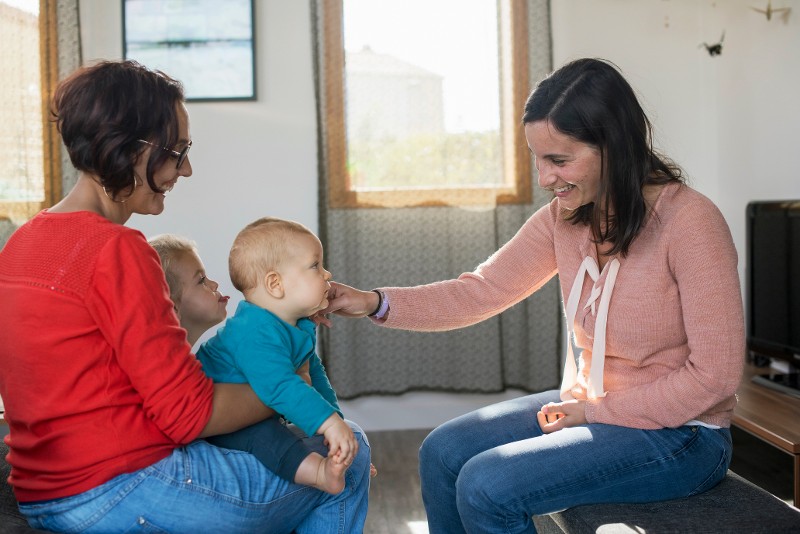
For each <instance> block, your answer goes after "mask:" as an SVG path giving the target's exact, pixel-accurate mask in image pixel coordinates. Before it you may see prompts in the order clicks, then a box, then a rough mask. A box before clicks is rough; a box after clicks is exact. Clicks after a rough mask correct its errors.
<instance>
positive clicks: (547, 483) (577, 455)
mask: <svg viewBox="0 0 800 534" xmlns="http://www.w3.org/2000/svg"><path fill="white" fill-rule="evenodd" d="M523 123H524V125H525V134H526V138H527V141H528V146H529V148H530V150H531V152H532V153H533V155H534V157H535V158H536V169H537V170H538V176H539V185H541V186H542V187H543V188H545V189H548V190H550V191H552V192H553V194H554V197H555V198H554V199H553V200H552V201H551V202H550V204H549V205H547V206H544V207H543V208H541V209H540V210H538V211H537V212H536V213H535V214H534V215H533V216H532V217H531V218H530V219H529V220H528V221H527V222H526V223H525V224H524V225H523V226H522V228H521V229H520V230H519V231H518V232H517V234H516V235H515V236H514V237H513V238H512V239H511V240H510V241H509V242H508V243H506V244H505V245H504V246H503V247H502V248H501V249H500V250H498V251H497V252H496V253H495V254H494V255H492V257H490V258H489V259H488V260H487V261H485V262H484V263H483V264H481V265H480V266H478V268H477V269H476V270H475V271H474V272H471V273H464V274H462V275H461V276H460V277H458V278H457V279H455V280H447V281H443V282H437V283H434V284H429V285H423V286H417V287H410V288H408V287H407V288H398V287H393V288H382V289H380V290H378V291H377V292H373V291H366V292H365V291H358V290H355V289H353V288H349V287H347V286H342V285H335V284H333V283H332V284H331V285H332V286H333V288H332V293H333V294H329V296H330V297H331V305H330V306H329V308H328V310H324V311H328V312H339V313H341V314H343V315H346V316H351V317H363V316H364V315H366V314H371V315H372V316H373V318H374V320H375V321H376V322H377V323H379V324H382V325H383V326H386V327H389V328H403V329H408V330H418V331H435V330H448V329H453V328H460V327H464V326H468V325H471V324H474V323H477V322H479V321H482V320H484V319H487V318H489V317H491V316H494V315H496V314H498V313H500V312H502V311H503V310H505V309H508V308H509V307H511V306H513V305H514V304H516V303H517V302H520V301H521V300H522V299H524V298H526V297H528V296H530V295H531V294H532V293H534V292H535V291H536V290H538V289H539V288H540V287H542V285H544V284H545V283H546V282H547V281H548V280H550V279H551V278H552V277H553V276H555V275H556V274H558V277H559V282H560V284H561V291H562V298H563V300H564V307H565V310H566V315H567V325H566V326H567V329H568V331H569V334H570V339H571V340H572V341H573V342H574V344H575V345H576V346H577V347H578V348H579V349H580V352H579V354H577V356H578V358H577V361H576V358H575V357H574V355H573V352H572V347H571V343H570V344H568V345H570V347H569V348H568V350H567V357H566V358H565V367H564V376H563V382H562V384H561V388H560V390H554V391H547V392H543V393H537V394H534V395H529V396H525V397H521V398H519V399H514V400H510V401H507V402H505V403H501V404H499V405H495V406H490V407H487V408H484V409H480V410H477V411H475V412H473V413H470V414H466V415H464V416H462V417H459V418H457V419H454V420H452V421H449V422H447V423H445V424H444V425H442V426H440V427H439V428H437V429H436V430H434V431H433V432H432V433H431V434H430V435H429V436H428V437H427V438H426V440H425V442H424V443H423V445H422V448H421V449H420V478H421V486H422V497H423V500H424V502H425V508H426V510H427V513H428V526H429V528H430V531H431V533H432V534H439V533H443V534H444V533H446V534H455V533H458V532H480V533H482V534H485V533H494V532H498V533H499V532H502V533H506V534H507V533H512V532H514V533H517V532H518V533H522V532H526V533H529V532H535V529H534V526H533V522H532V520H531V516H533V515H539V514H548V513H551V512H554V511H558V510H563V509H565V508H570V507H573V506H578V505H581V504H592V503H606V502H652V501H660V500H667V499H675V498H680V497H686V496H689V495H694V494H696V493H700V492H702V491H705V490H707V489H709V488H711V487H713V486H714V485H716V484H717V483H718V482H719V481H720V480H722V478H723V477H724V476H725V474H726V472H727V468H728V464H729V463H730V459H731V437H730V431H729V426H730V420H731V415H732V412H733V407H734V406H735V404H736V399H735V391H736V388H737V386H738V384H739V380H740V378H741V373H742V366H743V364H744V354H745V344H744V320H743V310H742V299H741V294H740V289H739V278H738V272H737V260H736V250H735V248H734V246H733V240H732V239H731V235H730V231H729V229H728V226H727V224H726V223H725V220H724V218H723V217H722V214H721V213H720V212H719V210H718V209H717V208H716V207H715V206H714V204H713V203H712V202H711V201H710V200H709V199H707V198H706V197H704V196H703V195H701V194H700V193H698V192H696V191H694V190H692V189H691V188H689V187H688V186H686V185H684V184H683V180H682V178H681V173H680V170H679V169H678V168H677V167H676V166H675V165H673V164H672V163H670V162H669V160H667V159H666V158H663V157H662V156H659V155H658V154H657V153H656V152H655V151H654V150H653V147H652V143H651V139H650V123H649V121H648V120H647V117H646V116H645V114H644V111H643V110H642V108H641V106H640V105H639V103H638V101H637V99H636V96H635V93H634V91H633V89H632V88H631V87H630V85H629V84H628V83H627V81H626V80H625V79H624V78H623V76H622V75H621V74H620V73H619V71H618V70H617V69H616V68H615V67H614V66H613V65H611V64H609V63H607V62H604V61H601V60H596V59H581V60H577V61H574V62H572V63H569V64H567V65H565V66H563V67H562V68H560V69H558V70H557V71H555V72H554V73H553V74H551V75H550V76H549V77H547V78H546V79H545V80H543V81H542V82H541V83H540V84H539V85H538V86H537V87H536V89H535V90H534V91H533V93H532V94H531V96H530V98H529V99H528V102H527V104H526V106H525V112H524V115H523Z"/></svg>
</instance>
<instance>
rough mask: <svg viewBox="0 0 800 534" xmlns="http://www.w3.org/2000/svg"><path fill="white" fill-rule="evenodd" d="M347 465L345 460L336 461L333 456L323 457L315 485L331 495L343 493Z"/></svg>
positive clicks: (318, 467)
mask: <svg viewBox="0 0 800 534" xmlns="http://www.w3.org/2000/svg"><path fill="white" fill-rule="evenodd" d="M347 467H348V466H347V465H346V464H345V463H344V462H341V463H336V462H334V461H333V458H330V457H327V458H323V459H322V461H321V462H320V463H319V465H318V466H317V480H316V482H315V483H314V487H315V488H317V489H318V490H322V491H324V492H325V493H330V494H331V495H336V494H338V493H341V492H342V490H343V489H344V473H345V471H347Z"/></svg>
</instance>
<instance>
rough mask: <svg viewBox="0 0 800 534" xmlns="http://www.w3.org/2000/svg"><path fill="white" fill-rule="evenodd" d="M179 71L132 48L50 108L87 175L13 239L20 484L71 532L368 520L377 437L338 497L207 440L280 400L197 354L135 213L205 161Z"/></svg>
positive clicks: (0, 381)
mask: <svg viewBox="0 0 800 534" xmlns="http://www.w3.org/2000/svg"><path fill="white" fill-rule="evenodd" d="M183 101H184V95H183V88H182V86H181V84H180V83H179V82H178V81H176V80H174V79H172V78H170V77H169V76H167V75H165V74H163V73H161V72H158V71H152V70H150V69H147V68H145V67H143V66H141V65H139V64H138V63H135V62H131V61H123V62H101V63H98V64H96V65H94V66H91V67H86V68H82V69H80V70H78V71H77V72H76V73H74V74H73V75H71V76H70V77H69V78H67V79H66V80H65V81H63V82H62V83H61V84H60V85H59V87H58V88H57V90H56V92H55V95H54V99H53V114H54V117H55V120H56V121H57V124H58V128H59V131H60V133H61V136H62V138H63V141H64V144H65V145H66V147H67V150H68V152H69V155H70V158H71V160H72V163H73V165H74V166H75V167H76V168H77V169H78V170H79V171H80V177H79V178H78V181H77V183H76V184H75V186H74V188H73V189H72V190H71V191H70V192H69V194H68V195H67V196H66V197H65V198H64V199H63V200H62V201H61V202H59V203H58V204H56V205H55V206H53V207H52V208H50V209H47V210H44V211H42V212H41V213H39V214H38V215H37V216H35V217H34V218H33V219H32V220H30V221H29V222H28V223H26V224H25V225H23V226H22V227H20V228H19V230H17V231H16V232H15V233H14V235H12V236H11V238H10V239H9V241H8V243H7V244H6V245H5V247H4V248H3V250H2V252H0V315H2V316H3V318H4V324H3V328H2V329H1V330H0V396H2V398H3V401H4V403H5V408H6V413H5V416H6V420H7V421H8V425H9V435H8V436H7V437H6V438H5V439H6V443H7V444H8V446H9V450H10V452H9V454H8V461H9V463H10V464H11V466H12V469H11V476H10V478H9V482H10V483H11V485H12V486H13V487H14V491H15V494H16V497H17V499H18V501H19V502H20V510H21V511H22V513H23V514H25V515H26V517H27V518H28V521H29V523H30V524H31V525H32V526H34V527H37V528H42V529H47V530H53V531H70V532H76V531H80V532H121V531H127V530H128V529H153V530H158V531H164V532H192V533H195V532H255V531H264V530H266V529H269V531H270V532H291V531H293V530H294V531H296V532H328V531H332V529H334V528H338V527H340V526H342V525H344V528H345V531H346V532H360V531H361V529H362V527H363V523H364V519H365V517H366V506H367V505H366V501H367V490H368V486H369V483H368V479H369V447H368V445H367V444H366V441H365V439H364V437H363V436H359V439H360V441H359V443H360V444H361V447H360V450H359V452H358V454H357V455H356V457H355V459H354V461H353V465H351V467H350V469H349V470H348V473H347V475H346V484H347V487H349V488H350V491H348V490H347V489H346V490H345V491H344V492H342V493H341V494H339V495H335V496H334V495H330V494H327V493H323V492H321V491H317V490H314V489H312V488H308V487H305V486H298V485H295V484H292V483H289V482H286V481H284V480H282V479H280V478H278V477H277V476H276V475H275V474H273V473H272V472H270V471H268V470H267V469H266V468H264V467H263V465H262V464H261V463H260V462H259V461H258V460H256V458H255V457H253V456H252V455H250V454H248V453H244V452H239V451H228V450H226V449H220V448H216V447H214V446H212V445H210V444H208V443H206V442H205V441H204V440H198V439H197V438H201V437H204V436H210V435H216V434H220V433H227V432H231V431H234V430H238V429H240V428H242V427H244V426H247V425H250V424H253V423H256V422H258V421H260V420H263V419H265V418H267V417H269V416H270V415H272V411H271V410H270V409H269V408H268V407H266V406H264V405H263V404H262V403H261V402H260V401H259V399H258V398H257V397H256V395H255V394H254V393H253V391H252V390H251V389H250V387H249V386H247V385H246V384H213V383H212V381H211V380H210V379H208V378H207V377H206V376H205V375H204V374H203V372H202V370H201V367H200V364H199V363H198V361H197V360H196V359H195V357H194V355H193V354H191V348H190V346H189V345H188V344H187V342H186V332H185V331H184V330H183V329H181V327H180V325H179V323H178V320H177V317H176V316H175V313H174V312H173V307H172V303H171V301H170V300H169V291H168V288H167V285H166V282H165V279H164V274H163V272H162V270H161V264H160V262H159V258H158V255H157V254H156V253H155V251H154V250H153V249H152V248H151V247H150V246H149V245H148V244H147V241H146V240H145V237H144V236H143V235H142V234H141V233H140V232H138V231H135V230H132V229H129V228H126V227H125V226H124V223H125V222H126V221H127V220H128V219H129V217H130V216H131V215H132V214H134V213H138V214H149V215H158V214H159V213H161V212H162V211H163V209H164V202H165V198H166V194H167V193H168V192H170V191H171V190H172V188H173V187H174V186H175V184H176V183H177V182H178V180H179V178H181V177H188V176H191V174H192V166H191V163H190V161H189V158H188V154H189V149H190V148H191V146H192V140H191V135H190V133H189V117H188V114H187V111H186V107H185V106H184V104H183Z"/></svg>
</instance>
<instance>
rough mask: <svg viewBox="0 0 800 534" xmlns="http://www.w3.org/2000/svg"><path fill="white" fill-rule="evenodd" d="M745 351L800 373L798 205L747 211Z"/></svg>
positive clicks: (755, 205) (756, 206) (764, 204)
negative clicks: (790, 366) (746, 349)
mask: <svg viewBox="0 0 800 534" xmlns="http://www.w3.org/2000/svg"><path fill="white" fill-rule="evenodd" d="M746 244H747V251H746V261H745V301H746V304H745V309H746V316H747V348H748V351H749V353H750V355H751V357H754V358H756V359H761V360H762V361H764V360H766V358H778V359H780V360H784V361H787V362H789V363H790V364H792V366H793V367H792V369H793V370H795V371H796V370H797V368H798V367H800V200H781V201H756V202H750V203H749V204H748V205H747V230H746Z"/></svg>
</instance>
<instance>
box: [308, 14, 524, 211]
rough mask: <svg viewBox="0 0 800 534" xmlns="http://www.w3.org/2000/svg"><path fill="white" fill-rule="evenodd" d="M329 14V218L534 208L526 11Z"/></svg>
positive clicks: (326, 44)
mask: <svg viewBox="0 0 800 534" xmlns="http://www.w3.org/2000/svg"><path fill="white" fill-rule="evenodd" d="M324 6H325V11H324V17H323V21H322V32H323V36H322V38H323V40H324V48H325V59H324V61H325V67H324V83H323V86H322V92H323V95H322V97H323V102H324V103H323V108H324V114H325V119H324V120H325V134H324V140H323V147H324V148H323V150H324V152H325V154H324V155H325V161H326V168H327V172H328V183H329V190H328V197H329V203H330V206H331V207H333V208H353V207H403V206H442V205H459V206H463V205H495V204H497V203H526V202H530V200H531V172H530V171H531V162H530V155H529V153H528V150H527V148H526V143H525V140H524V130H523V128H522V125H521V124H520V117H521V116H522V109H523V107H524V103H525V99H526V97H527V94H528V90H529V84H528V54H527V47H528V36H527V10H526V2H521V1H516V0H480V1H472V2H463V1H462V0H437V1H436V2H429V1H427V0H404V1H402V2H398V1H376V0H343V1H338V0H336V1H331V2H326V3H325V4H324Z"/></svg>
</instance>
